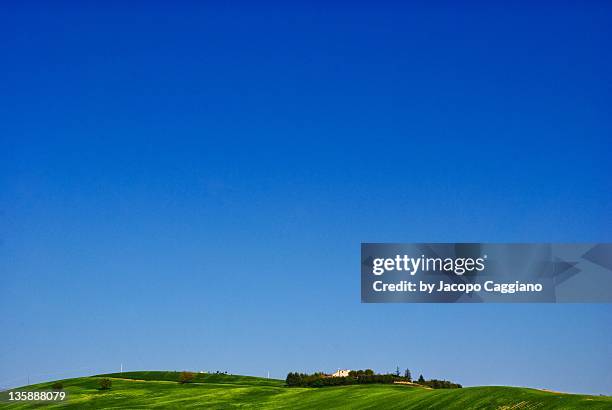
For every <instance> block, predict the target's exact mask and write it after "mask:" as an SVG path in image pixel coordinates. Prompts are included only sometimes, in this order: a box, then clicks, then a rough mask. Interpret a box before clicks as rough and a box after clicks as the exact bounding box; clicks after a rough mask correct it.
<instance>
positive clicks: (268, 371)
mask: <svg viewBox="0 0 612 410" xmlns="http://www.w3.org/2000/svg"><path fill="white" fill-rule="evenodd" d="M269 378H270V371H269V370H268V379H269Z"/></svg>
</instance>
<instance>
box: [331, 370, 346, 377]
mask: <svg viewBox="0 0 612 410" xmlns="http://www.w3.org/2000/svg"><path fill="white" fill-rule="evenodd" d="M349 372H350V370H340V369H338V371H337V372H336V373H334V374H332V375H331V377H348V375H349Z"/></svg>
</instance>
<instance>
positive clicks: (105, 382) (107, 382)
mask: <svg viewBox="0 0 612 410" xmlns="http://www.w3.org/2000/svg"><path fill="white" fill-rule="evenodd" d="M99 383H100V390H110V388H111V386H112V385H113V382H112V381H111V379H100V382H99Z"/></svg>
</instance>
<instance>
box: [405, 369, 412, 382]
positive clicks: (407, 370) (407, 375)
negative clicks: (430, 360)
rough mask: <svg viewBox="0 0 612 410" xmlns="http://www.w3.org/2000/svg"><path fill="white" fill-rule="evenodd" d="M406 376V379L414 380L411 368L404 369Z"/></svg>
mask: <svg viewBox="0 0 612 410" xmlns="http://www.w3.org/2000/svg"><path fill="white" fill-rule="evenodd" d="M404 377H405V378H406V380H408V381H409V382H410V381H412V375H411V374H410V369H406V370H405V371H404Z"/></svg>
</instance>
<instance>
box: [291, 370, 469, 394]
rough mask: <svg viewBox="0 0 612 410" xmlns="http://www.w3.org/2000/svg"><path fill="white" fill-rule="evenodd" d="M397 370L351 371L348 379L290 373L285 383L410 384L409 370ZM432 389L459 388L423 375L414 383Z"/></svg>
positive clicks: (315, 384)
mask: <svg viewBox="0 0 612 410" xmlns="http://www.w3.org/2000/svg"><path fill="white" fill-rule="evenodd" d="M398 372H399V370H396V372H395V373H394V374H375V373H374V371H373V370H371V369H366V370H351V371H350V372H349V375H348V377H331V376H329V375H326V374H325V373H321V372H317V373H313V374H306V373H297V372H291V373H289V374H288V375H287V378H286V379H285V383H286V384H287V386H289V387H326V386H345V385H350V384H393V383H396V382H411V381H412V377H411V374H410V370H408V369H406V371H405V372H404V376H403V377H402V376H399V375H398ZM415 383H417V384H421V385H423V386H427V387H431V388H433V389H457V388H461V385H460V384H458V383H452V382H450V381H448V380H437V379H431V380H425V378H423V375H420V376H419V379H418V380H417V381H416V382H415Z"/></svg>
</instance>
